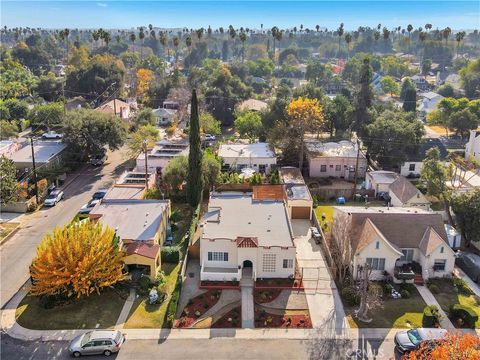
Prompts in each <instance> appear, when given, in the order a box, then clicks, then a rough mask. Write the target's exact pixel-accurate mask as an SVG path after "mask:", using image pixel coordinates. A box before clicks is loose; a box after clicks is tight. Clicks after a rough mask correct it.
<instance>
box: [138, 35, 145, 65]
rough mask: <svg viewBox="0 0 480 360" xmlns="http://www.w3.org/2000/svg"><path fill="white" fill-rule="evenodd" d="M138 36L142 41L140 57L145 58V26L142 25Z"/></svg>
mask: <svg viewBox="0 0 480 360" xmlns="http://www.w3.org/2000/svg"><path fill="white" fill-rule="evenodd" d="M138 38H139V39H140V41H141V42H142V44H141V45H140V59H142V60H143V39H145V33H144V32H143V27H140V32H139V33H138Z"/></svg>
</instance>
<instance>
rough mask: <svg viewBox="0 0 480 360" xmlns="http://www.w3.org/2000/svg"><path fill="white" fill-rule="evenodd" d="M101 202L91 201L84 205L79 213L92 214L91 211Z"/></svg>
mask: <svg viewBox="0 0 480 360" xmlns="http://www.w3.org/2000/svg"><path fill="white" fill-rule="evenodd" d="M100 201H101V200H100V199H98V200H90V201H89V202H88V203H86V204H85V205H83V206H82V207H81V208H80V210H79V211H78V213H79V214H90V211H92V209H93V208H94V207H95V205H97V204H98V203H99V202H100Z"/></svg>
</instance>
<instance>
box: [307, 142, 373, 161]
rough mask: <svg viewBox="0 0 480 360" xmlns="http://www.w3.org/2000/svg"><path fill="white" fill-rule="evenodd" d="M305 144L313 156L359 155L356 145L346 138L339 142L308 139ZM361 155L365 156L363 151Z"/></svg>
mask: <svg viewBox="0 0 480 360" xmlns="http://www.w3.org/2000/svg"><path fill="white" fill-rule="evenodd" d="M305 146H306V147H307V150H308V152H309V153H310V155H311V156H312V157H323V156H325V157H357V147H356V145H355V144H353V143H351V142H350V141H346V140H343V141H339V142H338V143H337V142H321V141H317V140H307V141H305ZM360 157H364V155H363V154H362V153H361V152H360Z"/></svg>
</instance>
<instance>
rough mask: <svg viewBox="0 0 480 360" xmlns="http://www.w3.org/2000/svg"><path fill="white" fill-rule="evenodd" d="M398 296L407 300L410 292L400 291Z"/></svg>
mask: <svg viewBox="0 0 480 360" xmlns="http://www.w3.org/2000/svg"><path fill="white" fill-rule="evenodd" d="M400 295H401V296H402V298H403V299H408V298H410V291H408V290H405V289H404V290H400Z"/></svg>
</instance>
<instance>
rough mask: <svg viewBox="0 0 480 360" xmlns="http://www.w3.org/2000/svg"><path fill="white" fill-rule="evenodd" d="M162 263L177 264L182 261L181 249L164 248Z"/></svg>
mask: <svg viewBox="0 0 480 360" xmlns="http://www.w3.org/2000/svg"><path fill="white" fill-rule="evenodd" d="M161 257H162V263H164V262H165V263H172V264H177V263H178V262H179V261H180V249H179V248H178V246H168V247H162V251H161Z"/></svg>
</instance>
